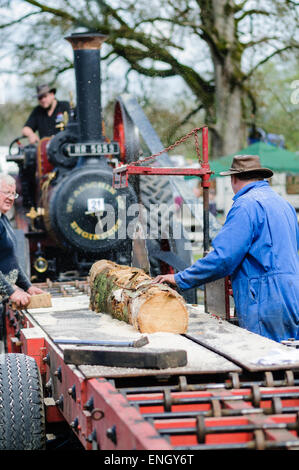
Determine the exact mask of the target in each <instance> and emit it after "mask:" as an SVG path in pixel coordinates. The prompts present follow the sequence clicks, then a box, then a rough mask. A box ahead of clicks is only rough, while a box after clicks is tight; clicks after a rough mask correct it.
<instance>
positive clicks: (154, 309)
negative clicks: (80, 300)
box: [90, 260, 188, 334]
mask: <svg viewBox="0 0 299 470" xmlns="http://www.w3.org/2000/svg"><path fill="white" fill-rule="evenodd" d="M151 281H152V279H151V277H150V276H148V275H147V274H145V273H144V271H142V270H141V269H137V268H130V267H129V266H121V265H118V264H116V263H113V262H112V261H107V260H100V261H97V262H96V263H94V264H93V266H92V267H91V270H90V288H91V294H90V308H91V310H93V311H95V312H102V313H109V314H110V315H112V316H113V317H114V318H117V319H118V320H121V321H125V322H126V323H129V324H131V325H132V326H133V327H134V328H135V329H136V330H138V331H140V332H141V333H155V332H158V331H163V332H170V333H177V334H182V333H186V331H187V326H188V311H187V308H186V305H185V302H184V299H183V298H182V297H181V296H180V295H179V294H178V293H177V292H176V291H175V290H174V289H172V288H171V287H169V286H167V285H165V284H151Z"/></svg>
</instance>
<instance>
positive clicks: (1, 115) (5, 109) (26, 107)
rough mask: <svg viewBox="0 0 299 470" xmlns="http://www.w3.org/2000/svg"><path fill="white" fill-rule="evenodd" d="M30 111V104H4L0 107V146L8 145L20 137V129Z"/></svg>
mask: <svg viewBox="0 0 299 470" xmlns="http://www.w3.org/2000/svg"><path fill="white" fill-rule="evenodd" d="M30 111H31V106H30V103H28V102H21V103H6V104H2V105H0V145H3V146H5V145H9V144H10V142H11V141H12V140H13V139H14V138H15V137H19V136H21V135H22V132H21V131H22V128H23V126H24V123H25V121H26V119H27V117H28V115H29V112H30Z"/></svg>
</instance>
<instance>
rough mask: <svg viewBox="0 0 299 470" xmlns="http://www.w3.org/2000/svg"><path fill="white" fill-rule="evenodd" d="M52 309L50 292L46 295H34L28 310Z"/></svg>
mask: <svg viewBox="0 0 299 470" xmlns="http://www.w3.org/2000/svg"><path fill="white" fill-rule="evenodd" d="M47 307H52V300H51V295H50V294H49V293H48V292H45V293H44V294H37V295H32V296H31V299H30V302H29V305H28V306H27V309H31V308H47Z"/></svg>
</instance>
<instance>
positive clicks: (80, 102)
mask: <svg viewBox="0 0 299 470" xmlns="http://www.w3.org/2000/svg"><path fill="white" fill-rule="evenodd" d="M65 39H66V40H67V41H69V42H70V43H71V45H72V47H73V50H74V67H75V75H76V95H77V117H78V122H79V132H80V141H81V142H99V141H101V140H102V106H101V65H100V48H101V46H102V44H103V42H104V41H105V39H106V36H104V35H103V34H100V33H74V34H72V35H71V36H68V37H66V38H65Z"/></svg>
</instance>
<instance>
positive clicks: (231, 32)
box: [201, 0, 246, 158]
mask: <svg viewBox="0 0 299 470" xmlns="http://www.w3.org/2000/svg"><path fill="white" fill-rule="evenodd" d="M201 15H202V20H203V25H204V27H205V28H206V29H207V30H208V31H209V38H208V40H207V42H208V44H209V47H210V53H211V57H212V61H213V65H214V82H215V93H214V104H213V107H211V108H210V109H209V110H208V120H211V130H212V142H211V150H210V155H211V157H212V158H215V157H221V156H224V155H228V154H231V153H236V152H238V151H239V150H241V149H242V148H243V146H244V144H245V143H246V142H245V140H246V123H245V121H244V110H243V101H244V94H245V93H244V87H243V84H242V78H243V73H242V71H241V70H242V68H241V59H242V52H243V50H242V45H241V44H240V41H239V39H238V35H237V24H236V20H235V13H234V2H233V1H232V0H202V13H201ZM208 123H209V122H208Z"/></svg>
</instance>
